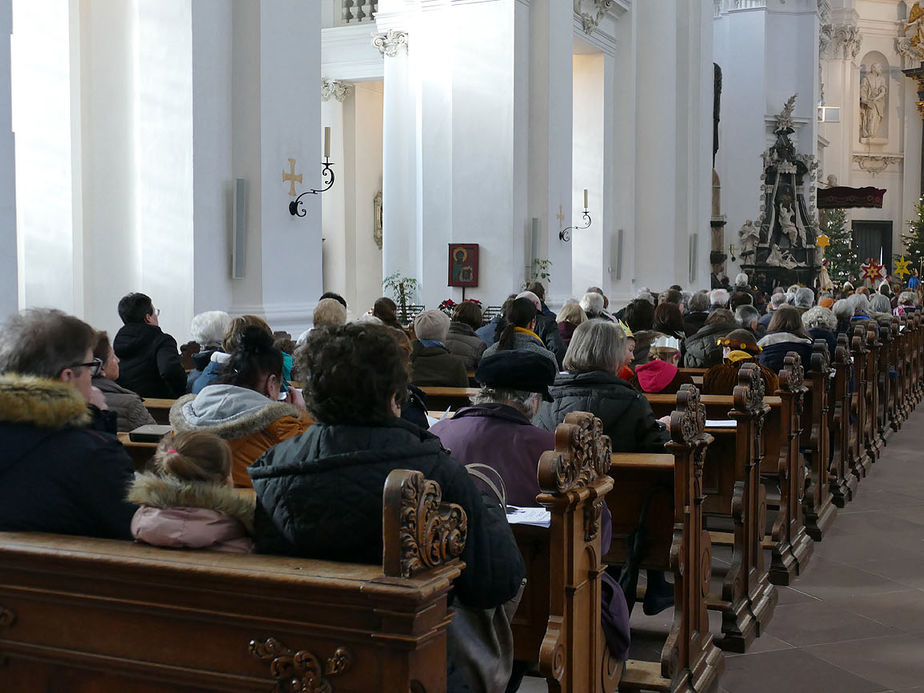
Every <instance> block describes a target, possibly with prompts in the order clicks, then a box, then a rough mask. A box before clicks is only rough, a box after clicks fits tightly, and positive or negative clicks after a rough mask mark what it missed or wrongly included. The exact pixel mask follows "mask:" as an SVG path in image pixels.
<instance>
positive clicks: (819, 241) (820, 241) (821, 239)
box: [815, 233, 831, 251]
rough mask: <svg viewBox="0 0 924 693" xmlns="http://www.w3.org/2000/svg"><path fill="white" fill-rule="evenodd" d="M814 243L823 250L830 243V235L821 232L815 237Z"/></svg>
mask: <svg viewBox="0 0 924 693" xmlns="http://www.w3.org/2000/svg"><path fill="white" fill-rule="evenodd" d="M815 245H816V246H817V247H819V248H821V249H822V251H824V249H825V248H827V247H828V246H829V245H831V237H830V236H829V235H828V234H826V233H821V234H820V235H819V236H818V238H816V239H815Z"/></svg>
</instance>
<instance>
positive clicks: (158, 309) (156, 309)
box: [154, 308, 160, 317]
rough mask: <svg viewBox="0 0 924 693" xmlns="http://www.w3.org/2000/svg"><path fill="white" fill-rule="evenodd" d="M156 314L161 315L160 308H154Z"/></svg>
mask: <svg viewBox="0 0 924 693" xmlns="http://www.w3.org/2000/svg"><path fill="white" fill-rule="evenodd" d="M154 315H156V316H157V317H160V308H155V309H154Z"/></svg>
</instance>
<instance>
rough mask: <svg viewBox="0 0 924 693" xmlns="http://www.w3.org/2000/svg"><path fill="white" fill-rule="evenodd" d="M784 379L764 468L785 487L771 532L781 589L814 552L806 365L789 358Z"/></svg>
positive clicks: (774, 574) (774, 572) (773, 567)
mask: <svg viewBox="0 0 924 693" xmlns="http://www.w3.org/2000/svg"><path fill="white" fill-rule="evenodd" d="M779 379H780V387H779V389H778V390H777V391H776V394H777V395H778V396H779V397H780V400H781V407H780V418H779V423H778V424H777V420H776V418H775V417H774V416H773V415H772V414H773V410H772V409H771V416H770V417H769V418H768V419H767V424H766V427H765V441H766V453H765V454H766V458H765V459H767V460H768V461H770V466H769V468H768V469H765V468H763V467H762V469H761V472H762V473H763V476H764V477H765V478H766V479H767V480H769V481H770V484H771V486H772V484H773V483H774V482H775V483H776V484H777V485H778V487H779V504H778V506H777V514H776V519H775V521H774V523H773V526H772V528H771V537H772V539H773V544H772V547H771V561H770V581H771V582H773V583H774V584H775V585H788V584H789V583H790V582H792V580H793V579H795V577H796V576H797V575H799V574H800V573H801V572H802V571H803V570H804V569H805V566H806V565H807V564H808V561H809V558H810V557H811V555H812V551H813V549H814V544H813V543H812V540H811V537H809V535H808V533H807V532H806V531H805V523H804V521H803V519H802V501H803V496H804V492H805V482H806V471H805V463H804V462H803V459H802V454H801V452H800V449H799V442H800V438H801V435H802V423H801V422H802V403H803V400H804V398H805V393H806V392H807V388H806V387H805V385H804V382H803V381H804V372H803V369H802V362H801V359H800V357H799V355H798V354H797V353H796V352H793V351H791V352H789V353H788V354H787V355H786V356H785V358H784V359H783V368H782V369H780V373H779ZM774 460H775V461H776V471H775V472H774V465H773V462H774ZM769 505H770V503H769V502H768V506H769Z"/></svg>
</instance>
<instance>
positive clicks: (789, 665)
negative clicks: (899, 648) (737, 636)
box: [722, 649, 884, 693]
mask: <svg viewBox="0 0 924 693" xmlns="http://www.w3.org/2000/svg"><path fill="white" fill-rule="evenodd" d="M722 687H723V688H724V689H725V690H727V691H728V693H780V691H792V692H802V691H837V693H879V692H880V691H883V690H884V689H883V687H882V686H881V685H879V684H877V683H875V682H873V681H870V680H868V679H865V678H863V677H861V676H858V675H856V674H852V673H850V672H848V671H845V670H844V669H842V668H840V667H837V666H834V665H832V664H829V663H826V662H825V661H823V660H821V659H818V658H816V657H813V656H812V655H810V654H808V653H807V652H804V651H803V650H799V649H792V650H779V651H776V652H761V653H756V654H747V655H744V656H741V657H728V658H727V659H726V660H725V674H724V676H722Z"/></svg>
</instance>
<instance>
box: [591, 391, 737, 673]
mask: <svg viewBox="0 0 924 693" xmlns="http://www.w3.org/2000/svg"><path fill="white" fill-rule="evenodd" d="M705 418H706V414H705V408H704V407H703V405H702V404H701V402H700V401H699V391H698V390H697V389H696V388H695V387H692V386H690V385H685V386H683V387H682V388H681V390H680V391H679V392H678V393H677V406H676V409H675V410H674V411H673V412H672V413H671V426H670V428H671V441H670V442H669V443H668V444H667V448H668V450H669V451H670V453H671V454H664V455H659V454H632V453H621V454H614V455H613V456H612V457H611V460H612V464H611V467H610V475H611V476H612V477H613V480H614V488H613V490H612V491H610V493H609V494H608V495H607V505H608V506H609V508H610V513H611V515H612V518H613V544H612V547H611V549H610V553H609V554H608V555H607V556H606V560H607V562H612V563H616V564H619V563H624V562H625V560H626V546H625V538H626V537H627V536H628V535H629V534H630V533H631V532H632V531H633V530H634V529H635V526H636V524H637V522H638V517H639V511H640V509H641V503H642V499H643V498H644V497H645V495H646V493H647V492H648V490H649V489H651V488H652V487H657V486H662V485H663V486H664V487H665V488H666V489H667V490H668V493H667V494H661V495H659V496H654V497H653V501H654V502H653V505H652V507H651V508H650V511H649V515H648V518H649V521H648V523H647V526H648V537H649V546H648V552H647V554H646V555H645V556H643V557H642V565H643V566H645V567H650V568H654V569H660V570H669V571H671V572H672V573H673V575H674V619H673V623H672V625H671V629H670V632H669V633H668V636H667V639H666V641H665V644H664V647H663V648H662V650H661V660H660V662H656V663H648V662H638V661H635V660H630V661H629V662H627V663H626V672H625V674H624V675H623V679H622V681H621V683H620V687H619V689H620V691H623V690H629V691H631V690H643V689H644V690H671V691H710V690H715V689H716V688H717V687H718V681H719V677H720V676H721V673H722V671H723V670H724V667H725V663H724V656H723V655H722V653H721V651H720V650H719V649H718V647H717V646H716V644H715V642H714V641H713V637H712V635H711V634H710V632H709V618H708V615H707V613H706V599H707V596H708V594H709V581H710V578H711V575H712V571H711V563H712V561H711V554H712V549H711V541H710V539H709V533H708V532H706V531H705V530H704V529H703V501H704V498H705V495H704V493H703V464H704V460H705V452H706V448H707V447H708V446H709V444H710V443H711V442H712V436H711V435H709V434H708V433H706V432H705V428H704V427H705ZM665 496H666V497H665ZM665 520H667V521H665ZM671 520H672V522H671Z"/></svg>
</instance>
